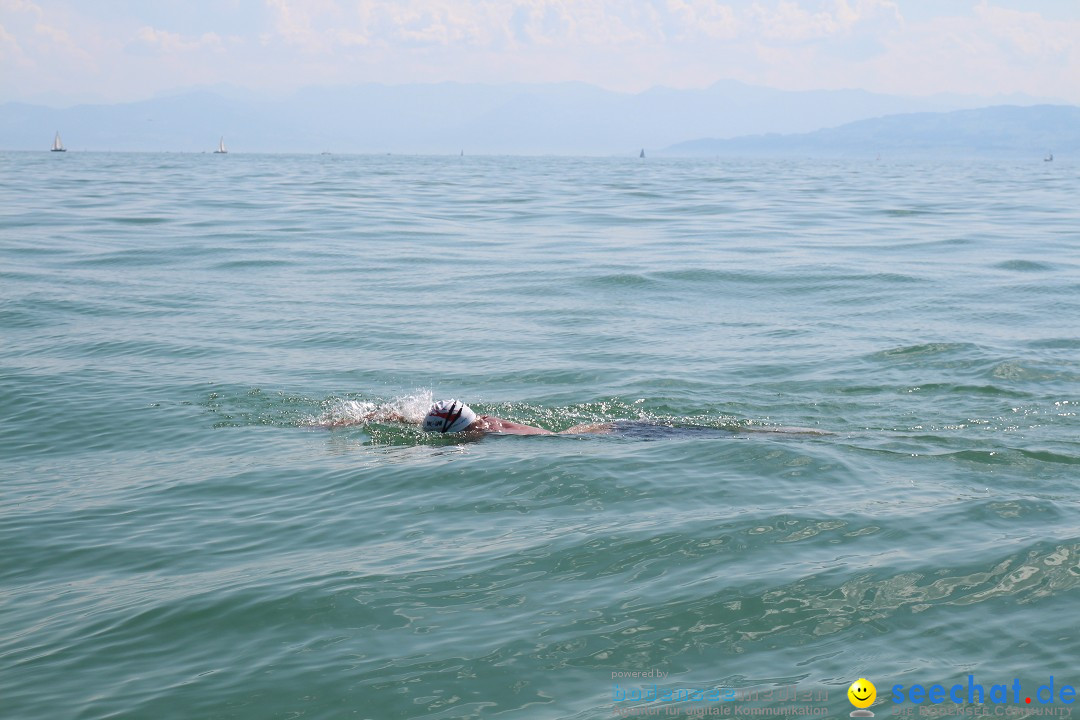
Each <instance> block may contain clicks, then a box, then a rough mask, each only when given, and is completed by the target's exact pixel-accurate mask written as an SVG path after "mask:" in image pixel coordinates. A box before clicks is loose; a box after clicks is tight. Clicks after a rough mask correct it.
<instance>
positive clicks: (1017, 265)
mask: <svg viewBox="0 0 1080 720" xmlns="http://www.w3.org/2000/svg"><path fill="white" fill-rule="evenodd" d="M993 267H994V268H996V269H998V270H1014V271H1016V272H1047V271H1049V270H1053V269H1054V266H1053V265H1051V264H1049V263H1043V262H1035V261H1033V260H1006V261H1004V262H999V263H997V264H995V265H994V266H993Z"/></svg>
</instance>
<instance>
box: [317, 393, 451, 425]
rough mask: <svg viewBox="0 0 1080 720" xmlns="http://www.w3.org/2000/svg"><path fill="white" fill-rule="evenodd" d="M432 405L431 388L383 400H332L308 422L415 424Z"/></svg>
mask: <svg viewBox="0 0 1080 720" xmlns="http://www.w3.org/2000/svg"><path fill="white" fill-rule="evenodd" d="M431 404H432V393H431V390H421V391H417V392H416V393H415V394H412V395H404V396H402V397H396V398H393V399H392V400H389V401H386V402H378V401H371V400H342V399H335V400H333V401H331V402H330V403H329V406H328V407H327V408H326V410H325V411H324V412H323V413H322V415H320V416H319V417H317V418H312V420H311V424H312V425H319V426H324V427H340V426H345V425H366V424H368V423H380V422H383V423H406V424H409V425H419V424H420V423H421V421H423V419H424V415H426V414H427V411H428V409H429V408H430V407H431Z"/></svg>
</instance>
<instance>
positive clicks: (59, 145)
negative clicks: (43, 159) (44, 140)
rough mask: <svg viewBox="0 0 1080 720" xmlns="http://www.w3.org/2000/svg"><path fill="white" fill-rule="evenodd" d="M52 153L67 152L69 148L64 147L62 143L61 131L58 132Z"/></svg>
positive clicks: (54, 139) (53, 142)
mask: <svg viewBox="0 0 1080 720" xmlns="http://www.w3.org/2000/svg"><path fill="white" fill-rule="evenodd" d="M52 151H53V152H67V148H66V147H64V143H62V142H61V141H60V131H59V130H57V131H56V137H55V138H53V141H52Z"/></svg>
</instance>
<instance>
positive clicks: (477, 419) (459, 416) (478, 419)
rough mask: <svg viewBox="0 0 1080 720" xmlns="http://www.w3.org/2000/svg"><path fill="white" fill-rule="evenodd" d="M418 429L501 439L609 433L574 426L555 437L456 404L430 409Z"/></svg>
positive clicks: (604, 427) (602, 426) (595, 426)
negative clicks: (487, 435)
mask: <svg viewBox="0 0 1080 720" xmlns="http://www.w3.org/2000/svg"><path fill="white" fill-rule="evenodd" d="M421 427H422V428H423V429H424V430H426V431H428V432H435V433H474V434H477V433H499V434H501V435H577V434H581V433H609V432H611V431H612V429H614V427H615V426H614V424H612V423H591V424H585V425H575V426H574V427H572V428H568V429H566V430H563V431H562V432H559V433H553V432H551V431H550V430H545V429H543V428H538V427H533V426H532V425H522V424H521V423H516V422H514V421H512V420H503V419H502V418H498V417H495V416H494V415H477V414H476V413H475V412H474V411H473V409H472V408H471V407H469V406H468V405H466V404H465V403H463V402H460V401H458V400H442V401H440V402H437V403H435V404H434V405H432V406H431V409H430V410H428V414H427V416H426V417H425V418H424V422H423V424H422V425H421Z"/></svg>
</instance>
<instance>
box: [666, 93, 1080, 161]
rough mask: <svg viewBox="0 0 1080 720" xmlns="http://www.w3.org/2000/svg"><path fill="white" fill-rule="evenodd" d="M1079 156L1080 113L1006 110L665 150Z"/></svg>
mask: <svg viewBox="0 0 1080 720" xmlns="http://www.w3.org/2000/svg"><path fill="white" fill-rule="evenodd" d="M1047 152H1053V153H1055V155H1057V156H1059V157H1064V156H1073V157H1076V156H1078V155H1080V107H1076V106H1073V105H1035V106H1031V107H1017V106H1014V105H1001V106H997V107H987V108H981V109H977V110H959V111H954V112H946V113H910V114H901V115H888V116H886V117H879V118H873V119H870V120H860V121H857V122H852V123H847V124H846V125H841V126H839V127H835V128H829V129H827V130H818V131H815V132H810V133H803V134H797V135H778V134H769V135H752V136H746V137H738V138H731V139H703V140H692V141H689V142H682V143H679V144H677V145H672V146H671V147H669V148H667V149H666V150H665V151H664V153H665V154H670V155H703V156H709V155H727V156H731V155H743V156H759V155H771V156H780V155H783V156H811V157H813V156H828V157H854V156H862V157H867V156H876V155H879V154H880V155H886V154H887V155H889V156H891V157H897V156H949V157H955V156H965V155H966V156H976V157H977V156H1006V155H1007V156H1024V157H1034V156H1037V155H1042V154H1045V153H1047Z"/></svg>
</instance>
